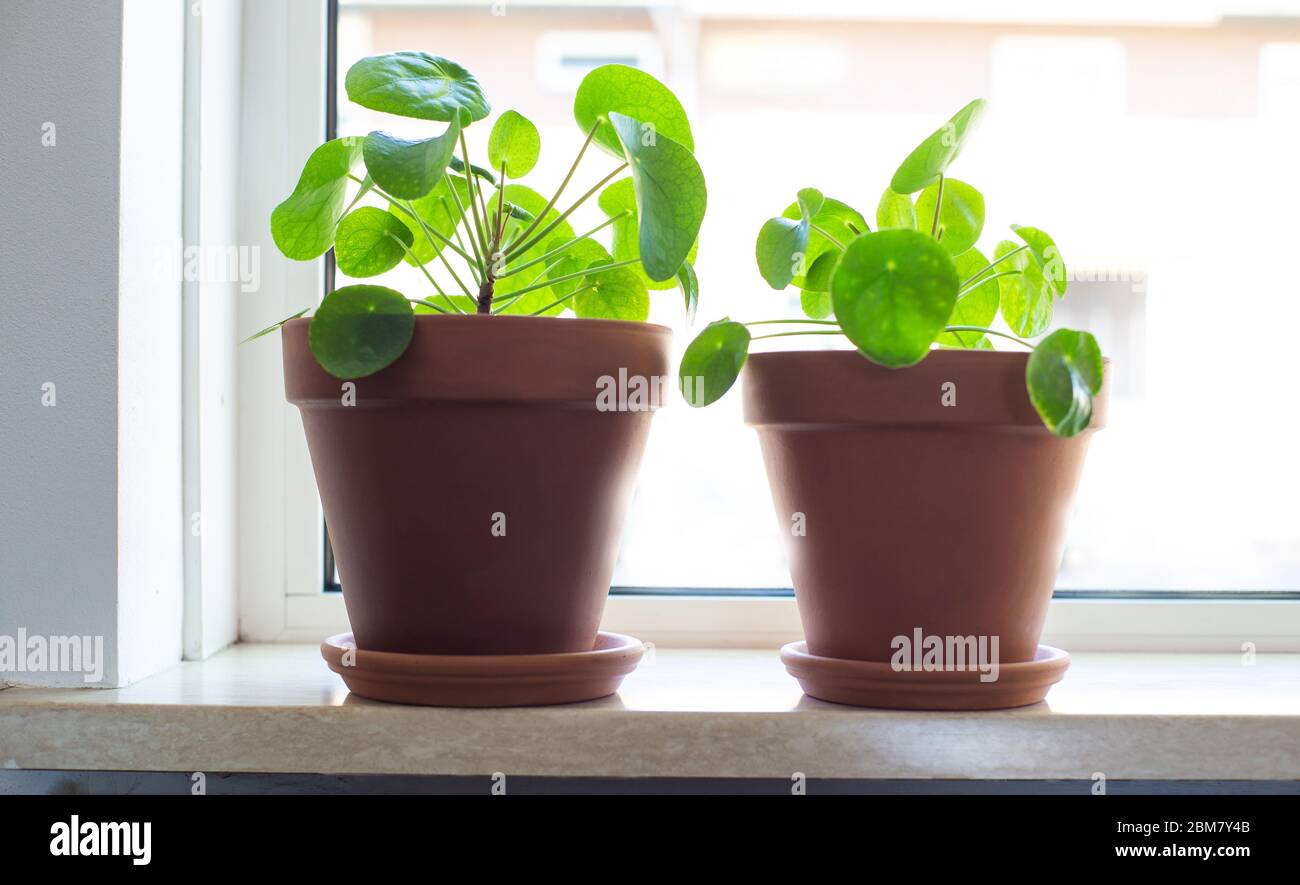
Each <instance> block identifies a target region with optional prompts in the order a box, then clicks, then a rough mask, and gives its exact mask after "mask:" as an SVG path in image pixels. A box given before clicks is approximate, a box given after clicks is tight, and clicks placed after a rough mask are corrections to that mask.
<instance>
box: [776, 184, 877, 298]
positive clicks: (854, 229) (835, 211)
mask: <svg viewBox="0 0 1300 885" xmlns="http://www.w3.org/2000/svg"><path fill="white" fill-rule="evenodd" d="M781 214H782V215H783V216H785V217H786V218H799V217H800V216H801V215H802V210H801V209H800V206H799V202H798V201H795V202H794V203H791V204H790V205H789V206H787V207H786V209H785V212H783V213H781ZM812 227H814V228H820V229H821V230H824V231H825V232H826V233H828V234H830V235H831V236H832V237H834V238H835V240H836V242H837V243H839V244H840V246H847V245H848V244H849V243H850V242H851V241H852V240H854V239H855V238H857V237H858V236H860V235H862V234H864V233H866V232H868V231H870V230H871V226H870V225H869V224H867V220H866V219H865V218H863V217H862V213H861V212H859V211H858V210H856V209H854V208H853V207H852V206H850V205H849V204H847V203H842V202H840V201H839V200H836V199H834V198H832V197H825V198H824V199H823V200H822V204H821V207H820V208H819V209H818V210H817V213H816V214H815V215H814V216H813V218H812ZM840 246H837V245H835V243H832V242H831V241H830V240H828V239H826V237H824V236H822V235H821V233H819V232H818V231H817V230H811V231H810V232H809V234H808V245H807V247H806V249H805V251H804V260H803V263H802V265H801V267H800V268H799V272H798V273H796V274H795V276H794V279H793V280H791V281H790V282H791V283H793V284H794V285H796V286H798V287H799V288H801V289H806V288H808V278H807V276H806V274H805V270H806V271H807V272H809V273H811V272H812V270H813V268H815V267H816V266H817V262H818V261H819V260H821V257H822V256H823V255H825V254H826V253H828V252H830V253H834V255H835V257H836V258H837V259H838V258H839V255H840ZM828 288H829V286H828Z"/></svg>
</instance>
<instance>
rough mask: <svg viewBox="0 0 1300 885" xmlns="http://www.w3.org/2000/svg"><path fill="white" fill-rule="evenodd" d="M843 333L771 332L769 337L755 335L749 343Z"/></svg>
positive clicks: (807, 330)
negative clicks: (768, 339)
mask: <svg viewBox="0 0 1300 885" xmlns="http://www.w3.org/2000/svg"><path fill="white" fill-rule="evenodd" d="M843 334H844V333H843V332H822V331H817V330H813V329H801V330H800V331H798V332H773V333H771V334H770V335H755V336H754V337H753V338H751V339H749V340H750V341H762V340H763V339H764V338H788V337H790V336H791V335H843Z"/></svg>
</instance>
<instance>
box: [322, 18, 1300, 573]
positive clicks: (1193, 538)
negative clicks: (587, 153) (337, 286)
mask: <svg viewBox="0 0 1300 885" xmlns="http://www.w3.org/2000/svg"><path fill="white" fill-rule="evenodd" d="M857 5H858V4H843V8H844V9H845V10H846V11H845V12H844V13H843V14H844V15H847V16H851V17H850V18H833V17H827V16H824V15H822V16H820V17H813V16H808V17H802V16H803V13H801V10H800V5H799V4H789V3H782V4H771V3H765V2H757V0H755V2H752V3H743V2H736V3H728V4H682V5H681V6H679V7H672V6H668V7H665V6H662V5H659V6H657V7H656V11H655V12H654V13H653V14H652V13H651V12H650V11H647V10H646V9H643V8H640V7H637V6H634V5H629V4H625V3H617V4H615V3H611V4H609V5H604V6H602V5H599V4H572V5H569V4H563V3H560V4H546V5H544V6H531V5H529V4H523V3H509V4H498V5H497V9H496V11H504V13H505V14H504V15H493V10H492V8H490V7H489V6H488V5H485V6H482V7H465V6H461V5H453V4H441V3H424V4H420V3H404V4H391V3H383V4H381V3H362V2H355V0H354V2H346V0H345V2H344V3H343V5H342V10H341V14H340V20H339V30H338V34H339V60H340V68H341V69H340V71H339V72H338V73H339V77H340V90H339V92H340V96H341V99H340V107H339V131H340V132H341V133H347V134H355V133H365V132H367V131H369V130H370V129H374V128H383V129H387V130H389V131H393V132H396V133H398V134H415V133H420V134H428V132H429V127H428V125H427V124H422V123H420V122H418V121H406V120H403V119H401V118H397V117H390V116H386V115H381V114H374V113H372V112H369V111H366V110H364V109H362V108H358V107H356V106H355V105H351V104H349V103H348V102H347V101H346V98H345V93H343V90H342V88H341V81H342V75H343V73H344V72H345V71H346V68H347V66H348V65H349V64H350V63H351V62H352V61H354V60H356V59H357V58H359V57H361V56H363V55H368V54H373V53H376V52H386V51H392V50H398V49H423V50H427V51H430V52H434V53H436V54H443V55H448V56H450V57H453V58H455V59H456V60H457V61H459V62H461V63H462V64H464V65H465V66H466V67H468V68H469V69H470V70H471V71H473V72H474V73H475V74H476V75H477V76H478V78H479V79H480V81H481V82H482V83H483V85H484V87H485V89H486V91H487V93H488V96H489V98H490V99H491V101H492V103H493V106H494V108H495V109H496V110H498V111H500V110H505V109H508V108H516V109H519V110H520V111H521V112H523V113H524V114H525V115H527V116H528V117H530V118H531V119H532V120H533V121H534V122H535V123H536V124H537V125H538V127H539V128H540V129H541V133H542V144H543V149H542V155H541V160H540V162H539V164H538V167H537V169H536V171H535V172H533V173H532V174H531V175H530V176H529V181H530V182H535V183H540V184H537V185H536V186H538V187H539V189H543V188H544V186H552V187H553V186H554V184H556V183H558V181H559V180H560V178H561V177H562V176H563V175H564V173H565V171H566V170H567V169H568V166H569V163H570V162H571V159H572V156H573V154H574V152H576V150H577V148H578V146H579V144H580V142H581V133H580V132H579V131H578V129H577V127H576V125H575V124H574V122H573V119H572V112H571V95H572V90H573V88H574V86H575V85H576V83H577V82H578V81H579V80H580V79H581V77H582V75H583V74H584V73H585V71H586V70H589V69H590V67H592V66H594V65H597V64H602V63H605V62H608V61H617V62H620V63H624V64H635V65H638V66H641V67H643V68H645V69H646V70H649V71H651V72H652V73H654V74H655V75H656V76H659V77H661V78H663V79H665V80H666V81H667V82H668V83H669V85H671V86H672V87H673V88H674V90H675V91H677V93H678V95H679V96H681V97H682V98H683V101H684V102H685V103H686V104H687V109H688V111H689V113H690V115H691V119H692V123H693V127H694V131H695V137H696V153H697V155H698V156H699V159H700V163H701V166H702V167H703V169H704V171H705V174H706V176H707V178H708V184H709V205H710V210H709V214H708V217H707V218H706V219H705V222H704V229H703V231H702V232H701V237H700V239H701V250H700V255H699V260H698V263H697V265H696V268H697V271H698V274H699V278H700V289H701V308H700V321H701V322H707V321H709V320H712V319H715V318H718V317H721V316H723V315H731V316H733V317H739V318H743V319H750V318H760V317H762V316H782V315H788V316H797V315H798V310H799V309H798V304H797V292H796V293H795V294H794V295H789V294H785V293H776V292H773V291H771V290H770V289H769V288H767V286H766V285H765V284H764V283H763V281H762V280H761V278H760V277H759V275H758V273H757V270H756V268H755V267H754V258H753V248H754V236H755V234H756V232H757V229H758V227H759V225H760V224H761V223H762V221H763V220H764V219H766V218H768V217H770V216H772V215H774V214H777V213H778V212H779V211H780V210H781V209H783V208H784V207H785V205H786V204H787V203H789V202H790V200H791V199H792V198H793V194H794V193H795V191H796V190H797V189H798V188H800V187H804V186H815V187H818V188H821V189H822V190H824V191H825V192H826V193H827V194H828V195H831V196H835V197H838V198H840V199H843V200H846V201H848V202H850V203H852V204H854V205H856V206H858V207H859V208H861V209H863V210H864V211H867V213H868V214H871V212H872V211H873V210H874V206H875V203H876V200H877V198H878V197H879V194H880V192H881V190H882V189H883V188H884V186H885V184H886V183H887V182H888V180H889V177H890V175H891V174H892V171H893V169H894V168H895V166H896V165H897V163H898V161H899V159H900V158H901V157H903V156H904V155H905V154H906V153H907V151H908V150H910V149H911V148H912V147H913V146H914V144H915V143H916V142H917V141H918V140H919V139H920V138H921V137H922V136H923V135H925V134H926V133H927V132H929V131H931V130H932V129H934V128H935V126H936V125H937V124H938V123H939V122H940V121H942V120H943V119H946V118H947V116H948V115H950V114H951V113H952V112H953V111H954V110H955V109H956V108H958V107H960V106H961V105H963V104H964V103H965V102H967V101H968V100H969V99H971V98H973V97H975V96H984V97H987V98H988V99H989V100H990V102H991V111H990V114H989V116H988V118H987V119H986V121H985V123H984V125H983V126H982V127H981V130H980V132H979V133H978V136H977V137H976V138H975V139H974V140H973V141H972V142H971V143H970V145H969V147H968V148H967V149H966V151H965V152H964V153H963V155H962V157H961V159H960V160H959V162H958V165H957V166H956V167H955V169H954V174H956V175H957V176H958V177H959V178H962V179H964V180H968V181H971V182H972V183H974V184H975V185H976V186H978V187H979V188H980V189H981V190H983V191H984V192H985V194H986V196H988V197H989V202H988V222H987V224H986V233H985V236H984V238H983V239H982V243H984V244H991V243H993V242H996V239H997V233H996V232H997V231H999V230H1005V229H1006V226H1007V225H1008V224H1010V223H1013V222H1018V223H1027V224H1034V225H1038V226H1041V227H1043V228H1045V229H1047V230H1049V231H1051V233H1052V235H1053V236H1054V237H1055V239H1056V241H1057V242H1058V243H1059V244H1061V247H1062V251H1063V253H1064V254H1065V257H1066V261H1067V264H1068V266H1069V268H1070V272H1071V277H1072V280H1071V283H1070V290H1069V294H1068V295H1067V297H1066V298H1065V300H1064V301H1062V302H1060V303H1059V305H1058V318H1057V321H1056V322H1057V324H1058V325H1068V326H1075V327H1082V328H1088V329H1091V330H1092V331H1094V332H1095V333H1096V334H1097V337H1098V339H1099V340H1100V341H1101V344H1102V347H1103V350H1104V351H1105V352H1106V354H1107V355H1108V356H1110V357H1111V358H1112V359H1113V361H1114V366H1113V368H1114V382H1115V383H1114V388H1113V400H1112V414H1111V419H1110V425H1109V427H1108V428H1107V429H1106V430H1105V431H1104V432H1102V433H1099V434H1097V436H1096V437H1095V438H1094V441H1093V446H1092V451H1091V453H1090V456H1089V461H1088V467H1087V472H1086V474H1085V477H1084V480H1083V483H1082V487H1081V490H1080V494H1079V497H1078V500H1077V505H1076V512H1075V514H1074V518H1073V522H1072V531H1071V535H1070V540H1069V544H1068V549H1067V550H1066V554H1065V558H1064V562H1063V567H1062V570H1061V575H1060V581H1059V583H1060V586H1061V587H1062V588H1069V589H1096V590H1171V591H1172V590H1189V589H1229V590H1296V589H1300V515H1298V508H1297V505H1296V501H1298V500H1300V468H1298V467H1297V459H1296V455H1295V452H1296V450H1297V432H1298V431H1300V409H1298V408H1297V403H1296V399H1295V396H1294V395H1293V394H1292V393H1291V390H1290V387H1291V384H1292V379H1293V378H1294V376H1295V374H1296V370H1295V368H1294V366H1295V360H1294V358H1293V357H1292V355H1291V353H1292V348H1293V344H1292V339H1293V338H1294V337H1295V330H1296V329H1300V292H1297V287H1298V286H1300V284H1298V283H1297V282H1296V276H1295V274H1293V273H1290V272H1289V267H1288V265H1286V264H1285V263H1284V262H1286V261H1287V259H1288V257H1289V256H1290V255H1291V254H1292V253H1293V251H1294V246H1293V242H1292V241H1293V240H1294V239H1295V234H1294V230H1295V225H1294V222H1293V215H1294V211H1295V210H1294V207H1295V206H1297V205H1300V177H1297V176H1296V175H1295V174H1294V172H1293V170H1294V166H1295V145H1296V144H1297V143H1300V142H1298V141H1297V136H1300V123H1298V122H1297V121H1298V120H1300V117H1298V116H1297V114H1296V108H1297V107H1300V105H1298V104H1297V102H1298V101H1300V24H1297V22H1296V20H1295V19H1294V18H1280V17H1271V18H1269V19H1267V20H1259V21H1255V20H1252V19H1249V18H1242V17H1233V18H1231V19H1230V20H1228V21H1226V22H1225V21H1223V20H1221V18H1220V16H1218V15H1217V14H1215V13H1213V11H1211V12H1210V13H1206V12H1205V9H1204V6H1203V5H1202V6H1198V7H1197V15H1196V19H1195V21H1193V20H1190V19H1186V20H1176V19H1175V18H1170V19H1168V20H1164V21H1161V20H1158V16H1160V15H1167V16H1185V15H1186V14H1187V13H1186V11H1185V10H1184V11H1182V12H1180V11H1179V9H1178V7H1177V6H1176V5H1170V6H1168V8H1167V9H1165V11H1164V12H1160V10H1161V9H1162V7H1161V6H1154V5H1153V6H1151V7H1150V9H1153V10H1156V11H1155V12H1151V11H1150V10H1148V11H1147V12H1146V13H1143V14H1142V15H1140V16H1139V15H1138V11H1140V10H1138V11H1132V12H1130V11H1119V12H1115V13H1114V17H1113V18H1112V19H1111V20H1109V21H1107V20H1102V19H1099V18H1098V17H1097V14H1096V12H1095V7H1094V4H1089V3H1068V4H1057V5H1053V6H1052V7H1051V10H1052V13H1053V15H1054V16H1056V17H1057V18H1052V19H1047V18H1044V17H1043V13H1039V14H1038V17H1037V18H1036V19H1035V20H1033V21H1025V22H1016V21H1007V20H1004V19H999V20H993V19H988V20H983V19H981V18H980V17H979V15H978V13H974V12H972V11H971V10H970V9H969V8H968V5H966V4H953V8H952V12H953V14H952V15H947V16H944V17H936V18H935V20H932V21H907V20H906V17H907V16H908V15H909V13H908V4H905V3H901V2H900V3H897V4H894V14H893V15H892V16H891V15H890V14H889V13H888V10H887V9H886V7H887V4H870V5H869V8H870V12H869V13H868V12H866V9H867V8H868V5H867V4H862V7H863V10H862V11H860V12H856V11H852V10H853V9H854V7H856V6H857ZM815 6H816V8H817V9H819V10H822V9H824V8H825V4H822V5H815ZM835 8H837V9H838V8H840V7H838V6H837V7H835ZM774 10H775V11H774ZM882 10H884V11H882ZM1293 12H1295V11H1294V10H1293ZM751 13H752V14H751ZM1148 13H1149V14H1148ZM1153 16H1156V17H1157V20H1153V19H1152V17H1153ZM1125 17H1127V21H1126V20H1125ZM778 59H779V60H780V63H779V64H778V63H776V60H778ZM487 128H488V127H473V128H472V129H471V130H470V131H469V137H470V141H471V149H472V150H475V151H478V150H481V148H482V146H483V143H484V139H485V138H486V135H487ZM601 159H603V158H601ZM601 159H597V160H595V161H594V162H590V163H589V164H587V165H586V167H585V170H584V172H583V173H582V174H583V175H585V176H586V177H585V178H581V179H580V180H579V181H575V184H574V188H575V191H574V192H575V193H581V190H582V189H585V185H583V182H584V181H585V182H586V183H587V185H589V184H591V183H594V181H596V180H597V179H598V178H599V177H601V176H602V175H604V174H605V172H607V171H608V169H607V167H606V164H604V163H602V162H601ZM548 195H549V194H548ZM583 208H584V209H587V207H583ZM601 220H603V217H602V216H600V215H599V214H598V210H596V209H595V208H594V207H591V209H590V211H588V212H585V213H584V212H581V211H580V212H579V214H578V215H576V216H575V220H574V224H575V227H576V228H577V229H580V230H581V229H585V227H586V226H591V225H594V224H596V223H597V222H599V221H601ZM584 222H587V224H585V225H584ZM394 275H395V279H394V285H398V286H399V287H400V286H402V285H407V286H409V287H410V288H411V289H412V290H413V291H422V290H423V285H422V284H421V282H420V280H421V278H420V277H419V275H418V272H416V271H414V270H412V269H409V268H402V269H400V270H398V271H395V272H394ZM654 305H655V306H654V312H653V314H652V320H653V321H656V322H661V323H664V324H667V325H670V326H673V327H674V328H675V329H676V331H677V347H678V349H679V353H680V348H681V347H684V346H685V343H686V342H687V340H688V339H689V336H690V330H687V329H685V328H684V327H683V324H682V322H681V318H680V313H681V311H680V305H679V301H678V299H677V298H676V296H675V295H674V294H673V293H662V296H661V297H659V298H657V299H656V300H655V302H654ZM794 340H796V341H797V340H798V339H794ZM813 340H817V341H822V340H824V339H813ZM796 346H797V345H796ZM781 544H782V541H781V536H780V534H779V532H778V529H777V525H776V518H775V515H774V514H773V512H772V508H771V501H770V498H769V495H768V491H767V484H766V477H765V474H764V471H763V466H762V461H761V458H760V456H759V451H758V444H757V440H756V439H755V437H754V434H753V432H752V431H751V430H749V429H748V428H747V427H745V426H744V425H743V423H742V422H741V419H740V403H739V397H737V396H735V395H732V396H729V397H727V398H726V399H725V400H724V401H722V402H720V403H718V404H717V405H715V406H713V407H711V408H709V409H706V410H699V411H697V410H691V409H688V408H687V407H686V406H685V405H684V404H682V403H680V402H676V403H674V404H673V406H672V407H671V408H668V409H665V410H663V411H661V412H660V413H659V414H658V416H657V417H656V419H655V429H654V432H653V435H652V439H651V444H650V448H649V451H648V452H647V455H646V459H645V464H644V469H643V472H642V476H641V482H640V486H639V488H638V491H637V495H636V500H635V503H634V506H633V510H632V512H631V514H630V515H629V518H628V523H627V527H626V532H625V538H624V543H623V549H622V553H621V556H620V559H619V563H618V569H617V573H616V583H617V584H620V585H628V586H673V587H697V588H723V587H726V588H736V587H786V586H789V576H788V574H787V572H786V569H785V565H784V557H783V551H782V547H781Z"/></svg>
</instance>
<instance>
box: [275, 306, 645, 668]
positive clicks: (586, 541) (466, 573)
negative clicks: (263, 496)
mask: <svg viewBox="0 0 1300 885" xmlns="http://www.w3.org/2000/svg"><path fill="white" fill-rule="evenodd" d="M307 329H308V321H307V320H305V319H302V320H295V321H293V322H290V323H288V324H286V325H285V327H284V335H283V340H284V366H285V388H286V394H287V397H288V399H289V401H290V402H292V403H293V404H295V405H296V406H298V407H299V409H300V410H301V412H302V419H303V428H304V430H305V431H306V435H307V444H308V447H309V448H310V450H311V458H312V465H313V468H314V470H315V474H316V481H317V484H318V486H319V488H320V493H321V501H322V504H323V506H324V510H325V520H326V523H327V525H328V526H329V531H330V537H331V539H332V542H333V546H334V553H335V558H336V561H337V563H338V570H339V577H340V581H341V582H342V585H343V594H344V600H345V602H346V605H347V610H348V618H349V620H350V621H351V624H352V630H353V633H354V634H355V637H356V642H357V645H358V646H359V647H360V648H362V649H367V650H373V651H387V652H404V653H412V654H440V655H457V654H497V655H508V654H555V653H562V652H580V651H589V650H591V649H592V647H593V643H594V642H595V640H596V633H597V627H598V625H599V623H600V618H601V613H602V611H603V608H604V604H605V597H606V595H607V594H608V592H609V585H610V578H611V575H612V572H613V567H614V560H615V558H616V556H617V552H618V544H619V539H620V534H621V530H622V526H623V520H624V515H625V513H626V511H627V507H628V504H629V503H630V499H631V495H632V490H633V485H634V483H635V480H636V474H637V470H638V468H639V465H640V461H641V455H642V452H643V450H644V447H645V442H646V437H647V434H648V433H649V430H650V421H651V418H652V416H653V412H652V411H649V410H644V409H638V408H633V407H636V406H639V405H642V403H641V402H640V401H638V400H636V398H635V397H633V398H632V401H631V403H630V404H625V405H629V406H631V407H628V408H623V409H617V408H616V409H614V410H608V409H606V408H605V407H604V406H605V405H607V399H599V398H598V394H599V393H600V392H601V391H602V390H607V389H608V386H609V381H610V379H611V378H612V379H614V380H615V381H617V379H619V378H620V377H623V378H627V379H637V378H641V379H646V380H647V381H648V380H649V379H653V378H657V377H662V376H664V375H666V374H667V371H668V348H669V340H670V336H671V333H670V331H669V330H668V329H666V328H664V327H662V326H654V325H649V324H640V323H624V322H616V321H603V320H580V319H554V318H529V317H489V316H419V317H417V318H416V324H415V333H414V337H413V338H412V341H411V344H410V347H409V349H408V350H407V351H406V353H405V354H404V355H403V356H402V357H401V358H400V359H399V360H398V361H397V362H395V363H394V364H393V365H391V366H389V367H388V368H386V369H384V370H382V371H380V372H378V373H376V374H374V375H372V376H370V377H367V378H360V379H357V380H356V381H354V382H343V381H340V380H339V379H337V378H334V377H333V376H331V375H329V374H328V373H326V372H325V371H324V370H323V369H322V368H321V367H320V366H319V365H318V364H317V362H316V360H315V359H314V357H313V356H312V354H311V352H310V349H309V348H308V343H307ZM620 372H621V373H622V374H621V375H620ZM628 383H632V382H631V381H629V382H628ZM350 385H354V387H351V386H350Z"/></svg>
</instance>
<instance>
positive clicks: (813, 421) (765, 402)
mask: <svg viewBox="0 0 1300 885" xmlns="http://www.w3.org/2000/svg"><path fill="white" fill-rule="evenodd" d="M1028 363H1029V353H1028V352H1025V353H1020V352H1017V351H1008V350H995V351H974V350H955V349H954V350H933V351H930V352H929V353H928V354H927V355H926V357H925V358H924V359H922V360H921V361H920V362H918V363H915V364H913V365H911V366H907V367H904V368H899V369H890V368H886V367H884V366H881V365H879V364H877V363H874V362H872V361H871V360H869V359H867V358H866V357H865V356H863V355H862V354H861V353H860V352H859V351H857V350H849V349H835V350H780V351H770V352H766V353H756V354H752V355H751V356H750V358H749V365H747V366H746V367H745V370H744V373H743V377H742V379H741V380H742V384H743V396H744V408H743V412H744V420H745V423H746V424H748V425H749V426H751V427H756V428H765V427H766V428H775V429H782V428H806V429H812V428H824V429H835V428H875V429H883V430H900V429H909V430H954V429H961V428H969V429H982V430H1003V431H1016V432H1030V433H1042V434H1049V435H1050V433H1051V431H1049V430H1048V429H1047V428H1046V427H1044V426H1043V422H1042V418H1041V417H1040V416H1039V415H1038V413H1037V411H1036V410H1035V409H1034V407H1033V404H1032V403H1031V402H1030V399H1029V393H1028V391H1027V390H1026V389H1025V368H1026V366H1027V365H1028ZM1102 369H1103V372H1102V388H1101V391H1100V392H1099V393H1098V395H1097V396H1096V397H1095V398H1094V401H1093V417H1092V421H1091V422H1090V423H1089V426H1088V428H1087V430H1085V431H1083V433H1081V434H1079V436H1086V435H1088V434H1091V433H1092V432H1094V431H1096V430H1100V429H1101V428H1103V427H1105V426H1106V423H1107V413H1108V404H1109V395H1110V387H1111V382H1110V376H1111V375H1112V374H1113V366H1112V364H1111V360H1110V358H1108V357H1103V362H1102ZM949 384H951V385H952V387H951V391H950V392H951V394H952V395H953V396H954V399H953V401H952V402H951V407H949V406H948V405H945V400H944V399H943V398H942V394H943V392H944V390H945V388H946V387H947V386H948V385H949Z"/></svg>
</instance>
